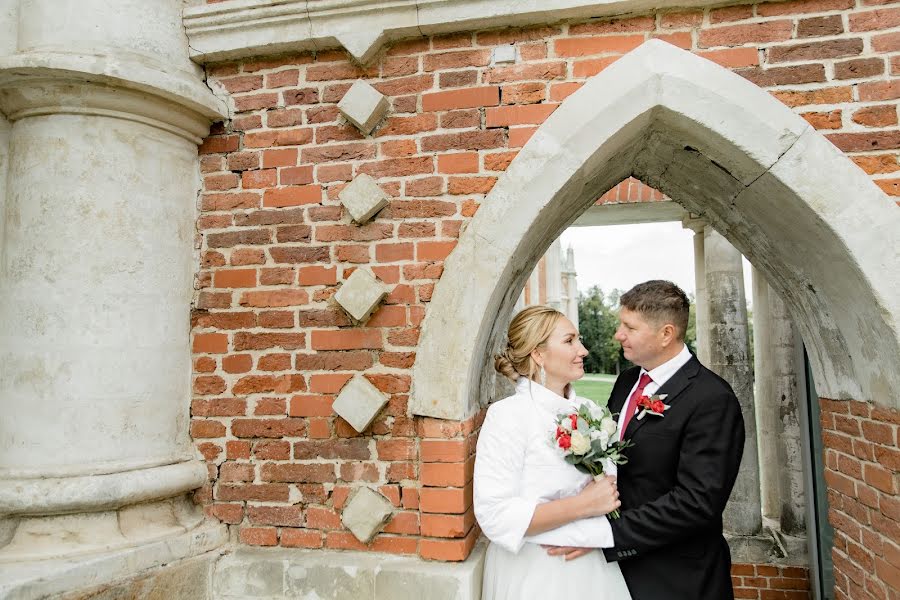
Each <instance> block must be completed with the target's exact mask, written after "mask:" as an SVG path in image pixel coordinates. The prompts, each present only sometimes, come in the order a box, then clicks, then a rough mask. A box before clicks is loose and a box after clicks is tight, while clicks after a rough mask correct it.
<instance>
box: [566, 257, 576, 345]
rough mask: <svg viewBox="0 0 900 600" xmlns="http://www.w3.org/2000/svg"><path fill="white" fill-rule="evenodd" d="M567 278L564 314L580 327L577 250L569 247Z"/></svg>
mask: <svg viewBox="0 0 900 600" xmlns="http://www.w3.org/2000/svg"><path fill="white" fill-rule="evenodd" d="M563 276H564V277H565V278H566V306H565V310H564V311H563V312H565V313H566V316H567V317H569V320H570V321H572V323H573V324H574V325H575V327H576V328H577V327H578V279H577V273H576V272H575V249H574V248H572V247H571V246H569V248H568V249H567V250H566V268H565V269H564V270H563Z"/></svg>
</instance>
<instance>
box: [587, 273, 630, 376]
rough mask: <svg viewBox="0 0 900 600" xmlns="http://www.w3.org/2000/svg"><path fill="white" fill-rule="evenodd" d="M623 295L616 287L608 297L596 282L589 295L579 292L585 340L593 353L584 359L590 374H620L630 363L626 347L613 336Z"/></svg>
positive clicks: (588, 292)
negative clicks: (627, 358)
mask: <svg viewBox="0 0 900 600" xmlns="http://www.w3.org/2000/svg"><path fill="white" fill-rule="evenodd" d="M620 295H621V292H620V291H619V290H613V292H612V293H611V294H610V295H609V297H606V296H605V295H604V293H603V290H602V289H600V287H599V286H596V285H595V286H593V287H591V289H589V290H588V291H587V293H586V294H585V293H582V294H579V295H578V324H579V328H580V330H581V339H582V341H583V342H584V345H585V347H587V349H588V351H589V352H590V354H588V356H587V358H585V360H584V370H585V371H586V372H588V373H618V372H619V371H620V370H621V369H622V368H623V366H624V365H625V363H626V362H627V361H626V360H625V358H624V356H622V347H621V346H620V345H619V342H617V341H616V340H615V338H614V337H613V336H614V335H615V334H616V328H617V327H618V326H619V309H618V298H619V296H620ZM613 298H614V299H615V300H613Z"/></svg>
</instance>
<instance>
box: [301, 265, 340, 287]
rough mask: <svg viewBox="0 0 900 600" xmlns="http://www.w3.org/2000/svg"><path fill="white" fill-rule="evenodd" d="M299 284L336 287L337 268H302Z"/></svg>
mask: <svg viewBox="0 0 900 600" xmlns="http://www.w3.org/2000/svg"><path fill="white" fill-rule="evenodd" d="M298 283H299V284H300V285H335V284H336V283H337V267H321V266H312V267H300V269H299V277H298Z"/></svg>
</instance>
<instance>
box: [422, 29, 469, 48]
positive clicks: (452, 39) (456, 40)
mask: <svg viewBox="0 0 900 600" xmlns="http://www.w3.org/2000/svg"><path fill="white" fill-rule="evenodd" d="M471 45H472V34H471V33H469V32H468V31H462V32H457V33H445V34H443V35H436V36H434V37H432V38H431V47H432V48H434V49H435V50H446V49H447V48H468V47H469V46H471Z"/></svg>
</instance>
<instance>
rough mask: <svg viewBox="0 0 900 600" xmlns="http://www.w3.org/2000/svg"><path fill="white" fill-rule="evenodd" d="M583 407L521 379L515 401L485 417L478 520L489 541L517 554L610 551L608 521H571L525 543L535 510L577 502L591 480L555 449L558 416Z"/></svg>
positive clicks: (505, 402)
mask: <svg viewBox="0 0 900 600" xmlns="http://www.w3.org/2000/svg"><path fill="white" fill-rule="evenodd" d="M583 402H590V400H586V399H584V398H578V397H576V396H575V395H574V394H572V393H570V394H569V398H562V397H561V396H558V395H557V394H555V393H553V392H551V391H550V390H548V389H547V388H545V387H543V386H541V385H539V384H537V383H535V382H533V381H531V380H530V379H528V378H526V377H520V378H519V381H518V382H517V384H516V393H515V394H514V395H513V396H510V397H508V398H504V399H503V400H499V401H497V402H495V403H494V404H492V405H491V407H490V408H489V409H488V411H487V416H486V417H485V420H484V424H483V425H482V426H481V433H480V434H479V437H478V446H477V449H476V454H475V480H474V487H475V490H474V501H475V517H476V518H477V519H478V524H479V525H480V526H481V529H482V531H484V533H485V535H486V536H487V537H488V539H490V540H491V542H493V543H495V544H497V545H499V546H501V547H503V548H505V549H507V550H509V551H510V552H513V553H518V551H519V550H520V549H521V548H522V546H523V545H524V544H525V543H534V544H545V545H550V546H578V547H583V548H600V547H607V548H609V547H612V546H613V539H612V528H611V527H610V525H609V521H607V519H606V517H593V518H587V519H580V520H577V521H572V522H571V523H568V524H566V525H564V526H562V527H559V528H557V529H553V530H551V531H546V532H544V533H541V534H538V535H533V536H526V535H525V531H526V530H527V529H528V526H529V525H530V524H531V519H532V517H533V516H534V510H535V508H536V507H537V505H538V504H541V503H543V502H549V501H551V500H557V499H559V498H565V497H568V496H574V495H575V494H577V493H578V492H580V491H581V490H582V488H584V486H586V485H587V484H588V483H589V482H590V481H591V479H592V478H591V476H590V475H588V474H586V473H582V472H581V471H579V470H577V469H576V468H575V467H573V466H572V465H570V464H568V463H566V462H565V460H564V459H563V454H562V451H561V450H559V449H558V448H557V447H556V445H555V443H554V434H555V431H556V416H557V415H558V414H559V413H564V412H570V411H571V410H572V409H573V408H576V407H578V406H580V405H581V404H582V403H583Z"/></svg>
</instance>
